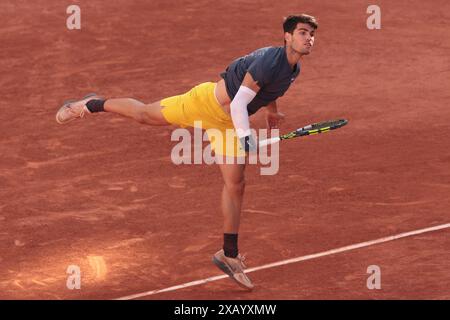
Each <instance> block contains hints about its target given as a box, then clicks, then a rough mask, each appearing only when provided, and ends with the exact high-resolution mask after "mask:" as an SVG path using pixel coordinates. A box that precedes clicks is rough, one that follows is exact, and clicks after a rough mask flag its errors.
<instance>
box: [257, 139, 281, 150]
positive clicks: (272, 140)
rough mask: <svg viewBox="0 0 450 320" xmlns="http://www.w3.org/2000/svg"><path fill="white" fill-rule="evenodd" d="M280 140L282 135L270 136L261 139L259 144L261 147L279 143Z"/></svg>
mask: <svg viewBox="0 0 450 320" xmlns="http://www.w3.org/2000/svg"><path fill="white" fill-rule="evenodd" d="M278 141H280V137H275V138H270V139H266V140H261V141H260V142H259V144H258V145H259V147H260V148H261V147H265V146H268V145H269V144H274V143H277V142H278Z"/></svg>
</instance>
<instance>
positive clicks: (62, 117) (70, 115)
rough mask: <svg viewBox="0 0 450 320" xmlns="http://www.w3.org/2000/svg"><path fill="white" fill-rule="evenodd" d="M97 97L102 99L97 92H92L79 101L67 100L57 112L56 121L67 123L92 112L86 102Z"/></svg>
mask: <svg viewBox="0 0 450 320" xmlns="http://www.w3.org/2000/svg"><path fill="white" fill-rule="evenodd" d="M96 98H97V99H101V98H100V97H99V96H97V95H96V94H95V93H91V94H88V95H87V96H85V97H84V98H83V99H81V100H78V101H76V100H70V101H66V102H65V103H64V104H63V106H62V107H61V108H59V110H58V112H57V113H56V122H58V123H59V124H66V123H68V122H70V121H73V120H75V119H77V118H83V117H84V116H85V115H86V114H90V113H91V112H90V111H89V109H88V108H87V107H86V103H87V102H88V101H90V100H93V99H96Z"/></svg>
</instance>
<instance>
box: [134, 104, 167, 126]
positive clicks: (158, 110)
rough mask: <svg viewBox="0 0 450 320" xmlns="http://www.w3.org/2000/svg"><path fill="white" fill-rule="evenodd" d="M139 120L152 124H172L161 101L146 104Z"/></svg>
mask: <svg viewBox="0 0 450 320" xmlns="http://www.w3.org/2000/svg"><path fill="white" fill-rule="evenodd" d="M137 120H138V121H139V122H141V123H146V124H150V125H160V126H162V125H169V124H170V123H169V122H168V121H167V120H166V118H165V117H164V115H163V113H162V107H161V105H160V103H159V101H158V102H154V103H150V104H147V105H145V106H144V107H143V108H142V110H141V112H140V114H139V116H138V117H137Z"/></svg>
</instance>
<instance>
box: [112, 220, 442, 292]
mask: <svg viewBox="0 0 450 320" xmlns="http://www.w3.org/2000/svg"><path fill="white" fill-rule="evenodd" d="M447 228H450V223H446V224H441V225H438V226H434V227H430V228H425V229H419V230H414V231H409V232H404V233H399V234H396V235H393V236H388V237H384V238H380V239H376V240H371V241H366V242H360V243H356V244H352V245H348V246H345V247H341V248H337V249H332V250H328V251H323V252H319V253H315V254H310V255H306V256H302V257H297V258H292V259H287V260H282V261H279V262H274V263H269V264H265V265H262V266H260V267H255V268H251V269H247V270H245V273H250V272H254V271H259V270H264V269H268V268H273V267H278V266H282V265H286V264H290V263H295V262H300V261H305V260H311V259H316V258H320V257H324V256H329V255H332V254H336V253H340V252H344V251H350V250H355V249H359V248H363V247H368V246H373V245H375V244H379V243H383V242H389V241H393V240H397V239H401V238H406V237H411V236H415V235H418V234H421V233H426V232H432V231H437V230H442V229H447ZM225 278H228V275H221V276H215V277H210V278H206V279H203V280H197V281H192V282H187V283H184V284H180V285H177V286H173V287H169V288H165V289H158V290H152V291H147V292H142V293H137V294H132V295H129V296H125V297H121V298H117V299H115V300H131V299H136V298H142V297H146V296H151V295H154V294H158V293H162V292H168V291H175V290H179V289H183V288H187V287H192V286H198V285H201V284H205V283H208V282H212V281H217V280H220V279H225Z"/></svg>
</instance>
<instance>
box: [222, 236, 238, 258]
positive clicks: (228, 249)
mask: <svg viewBox="0 0 450 320" xmlns="http://www.w3.org/2000/svg"><path fill="white" fill-rule="evenodd" d="M223 251H224V252H225V257H229V258H236V257H237V255H238V235H237V233H224V234H223Z"/></svg>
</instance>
